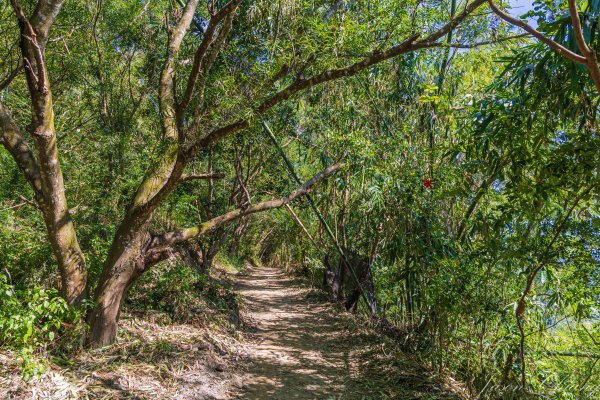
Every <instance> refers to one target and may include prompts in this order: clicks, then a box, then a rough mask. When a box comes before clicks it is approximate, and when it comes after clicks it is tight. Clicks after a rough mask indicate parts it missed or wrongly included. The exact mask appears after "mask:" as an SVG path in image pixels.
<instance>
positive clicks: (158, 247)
mask: <svg viewBox="0 0 600 400" xmlns="http://www.w3.org/2000/svg"><path fill="white" fill-rule="evenodd" d="M341 167H342V165H341V164H334V165H332V166H331V167H329V168H327V169H326V170H324V171H322V172H320V173H318V174H317V175H315V176H314V177H313V178H312V179H310V180H308V181H307V182H305V183H304V184H303V185H301V186H300V187H299V188H298V189H296V190H294V191H293V192H292V193H290V194H289V195H288V196H286V197H282V198H280V199H276V200H269V201H264V202H261V203H257V204H254V205H253V206H251V207H248V208H246V209H244V210H242V209H236V210H233V211H229V212H227V213H225V214H223V215H220V216H218V217H215V218H212V219H210V220H208V221H206V222H203V223H202V224H200V225H199V226H194V227H191V228H185V229H182V230H180V231H176V232H168V233H164V234H162V235H158V236H154V237H153V238H152V239H151V240H150V241H149V243H148V245H147V246H146V248H147V254H148V255H149V256H151V254H152V253H153V252H163V251H165V249H166V248H169V247H172V246H173V245H175V244H177V243H181V242H184V241H186V240H189V239H192V238H195V237H199V236H203V235H206V234H207V233H210V232H211V231H213V230H215V229H217V228H219V227H221V226H223V225H225V224H226V223H228V222H231V221H234V220H236V219H239V218H241V217H244V216H246V215H250V214H255V213H258V212H263V211H267V210H272V209H274V208H279V207H282V206H284V205H286V204H289V203H290V202H292V201H293V200H295V199H296V198H298V197H300V196H303V195H306V194H308V193H310V192H311V191H312V189H313V186H314V185H315V184H316V183H317V182H319V181H321V180H323V179H324V178H326V177H328V176H329V175H331V174H333V173H334V172H336V171H338V170H339V169H340V168H341Z"/></svg>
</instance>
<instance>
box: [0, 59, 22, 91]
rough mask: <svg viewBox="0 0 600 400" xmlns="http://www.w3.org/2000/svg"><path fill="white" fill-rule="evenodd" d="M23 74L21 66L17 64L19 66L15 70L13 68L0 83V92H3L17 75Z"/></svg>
mask: <svg viewBox="0 0 600 400" xmlns="http://www.w3.org/2000/svg"><path fill="white" fill-rule="evenodd" d="M21 72H23V64H19V66H18V67H17V68H15V69H14V70H13V71H12V72H11V73H10V74H9V75H8V76H7V77H6V79H5V80H3V81H2V82H0V91H1V90H4V89H6V88H7V87H8V85H10V83H11V82H12V81H13V79H15V78H16V77H17V76H19V74H20V73H21Z"/></svg>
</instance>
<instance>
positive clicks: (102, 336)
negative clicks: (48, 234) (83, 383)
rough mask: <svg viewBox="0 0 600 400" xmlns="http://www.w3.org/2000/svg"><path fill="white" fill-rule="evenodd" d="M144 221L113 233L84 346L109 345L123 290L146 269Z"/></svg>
mask: <svg viewBox="0 0 600 400" xmlns="http://www.w3.org/2000/svg"><path fill="white" fill-rule="evenodd" d="M148 225H149V223H148V222H141V223H140V224H134V226H129V227H127V228H126V227H123V230H124V231H125V232H124V233H122V232H117V234H116V236H115V239H114V241H113V245H112V246H111V249H110V251H109V256H108V258H107V260H106V263H105V265H104V268H103V270H102V275H101V276H100V280H99V282H98V286H97V289H96V293H95V296H94V301H95V303H96V307H95V308H94V310H92V311H91V312H90V314H89V315H88V323H89V325H90V331H89V333H88V336H87V338H86V346H88V347H101V346H106V345H109V344H112V343H113V342H114V341H115V338H116V337H117V331H118V322H119V316H120V310H121V305H122V303H123V300H124V299H125V297H126V295H127V291H128V290H129V288H130V287H131V285H132V284H133V283H134V282H135V280H136V279H137V278H139V277H140V275H141V274H142V273H143V272H144V270H145V269H146V262H145V258H144V253H145V251H144V248H145V246H146V244H147V243H148V241H149V239H150V234H149V232H148Z"/></svg>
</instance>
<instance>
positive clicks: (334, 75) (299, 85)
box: [189, 0, 486, 156]
mask: <svg viewBox="0 0 600 400" xmlns="http://www.w3.org/2000/svg"><path fill="white" fill-rule="evenodd" d="M485 1H486V0H475V1H474V2H473V3H471V4H469V5H468V6H466V7H465V9H464V10H463V11H462V12H461V13H459V14H458V15H457V16H456V17H454V18H453V19H452V20H451V21H450V22H448V23H447V24H446V25H444V26H442V27H441V28H440V29H438V30H437V31H435V32H433V33H432V34H430V35H429V36H427V37H426V38H425V39H422V40H417V39H418V38H419V37H420V36H421V34H414V35H412V36H410V37H409V38H408V39H406V40H404V41H403V42H402V43H400V44H398V45H396V46H393V47H391V48H389V49H388V50H385V51H379V50H377V51H374V52H372V53H371V54H370V55H368V56H366V57H365V58H363V59H362V60H360V61H358V62H356V63H354V64H351V65H349V66H347V67H343V68H337V69H330V70H327V71H324V72H321V73H319V74H316V75H313V76H312V77H310V78H303V77H301V76H298V78H296V80H295V81H294V82H293V83H291V84H290V85H289V86H288V87H286V88H285V89H283V90H281V91H279V92H277V93H275V94H274V95H272V96H271V97H269V98H267V99H266V100H265V101H263V102H262V103H261V104H260V105H259V106H258V107H256V109H255V112H256V114H258V115H260V114H264V113H265V112H266V111H267V110H269V109H270V108H272V107H273V106H275V105H277V104H279V103H281V102H282V101H284V100H287V99H289V98H290V97H292V96H293V95H294V94H296V93H298V92H300V91H302V90H305V89H309V88H311V87H314V86H317V85H319V84H321V83H325V82H329V81H333V80H337V79H341V78H345V77H349V76H353V75H356V74H357V73H359V72H361V71H364V70H365V69H367V68H369V67H371V66H373V65H376V64H379V63H381V62H383V61H386V60H389V59H391V58H394V57H397V56H399V55H402V54H405V53H409V52H412V51H416V50H420V49H425V48H429V47H433V46H434V45H435V43H436V41H437V40H438V39H440V38H441V37H443V36H444V35H446V34H447V33H448V32H450V31H452V30H453V29H454V28H456V27H457V26H458V25H459V24H460V23H461V22H462V21H463V20H464V19H466V18H467V17H468V16H469V15H471V13H472V12H473V11H474V10H475V9H477V8H478V7H479V6H481V5H482V4H483V3H485ZM248 126H249V122H248V121H247V120H237V121H235V122H233V123H231V124H229V125H226V126H224V127H221V128H218V129H215V130H214V131H212V132H210V133H209V134H207V135H206V136H204V137H202V138H201V139H200V140H199V141H198V142H197V143H196V144H195V145H193V146H192V147H191V148H190V150H189V154H190V156H191V155H193V154H194V153H195V152H196V151H197V150H198V149H200V148H204V147H206V146H208V145H209V144H210V143H213V142H215V141H217V140H219V139H221V138H223V137H225V136H227V135H229V134H232V133H234V132H237V131H239V130H242V129H245V128H247V127H248Z"/></svg>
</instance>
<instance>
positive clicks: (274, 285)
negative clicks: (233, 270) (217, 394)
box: [236, 268, 462, 400]
mask: <svg viewBox="0 0 600 400" xmlns="http://www.w3.org/2000/svg"><path fill="white" fill-rule="evenodd" d="M236 280H237V287H236V290H237V291H238V293H240V294H241V296H242V298H243V304H244V308H243V311H242V319H243V321H244V324H245V326H246V331H247V332H249V333H248V336H249V340H248V342H249V343H248V344H247V347H246V354H245V357H244V358H245V360H244V362H246V363H247V366H246V368H247V375H246V376H245V377H244V382H245V387H244V390H243V393H242V394H241V395H240V397H239V398H240V399H248V400H259V399H260V400H265V399H285V400H292V399H319V400H321V399H348V400H353V399H461V398H462V397H460V396H459V395H458V394H456V393H457V392H458V391H460V387H459V386H458V385H456V384H453V382H452V381H448V380H447V379H446V380H442V379H439V378H437V377H435V376H432V375H431V374H430V373H429V372H428V371H427V370H426V369H425V368H423V367H422V366H420V365H419V364H418V363H417V362H416V361H415V360H414V359H413V358H411V357H409V356H407V355H405V354H403V353H394V350H393V346H392V345H391V342H390V341H386V340H384V339H383V338H382V337H380V336H379V335H377V334H375V333H373V332H372V331H371V330H370V329H368V328H365V327H363V326H361V325H360V324H359V323H358V322H357V321H356V319H355V318H354V317H353V316H352V315H350V314H348V313H346V312H343V311H341V310H340V309H339V308H338V307H336V306H335V305H334V304H331V303H327V302H323V301H322V299H318V298H317V297H316V296H314V293H313V292H311V290H309V289H307V288H304V287H302V286H301V285H298V283H297V282H295V281H294V280H293V279H290V278H288V277H286V276H285V275H284V274H283V273H282V272H281V271H279V270H277V269H270V268H251V269H249V270H247V272H246V273H245V274H244V275H242V276H239V277H238V278H236ZM311 294H312V295H311Z"/></svg>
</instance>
